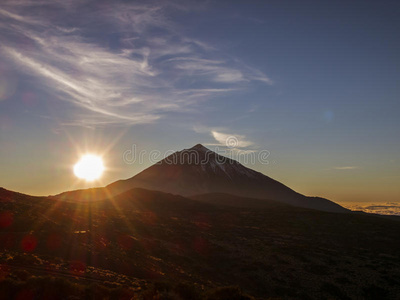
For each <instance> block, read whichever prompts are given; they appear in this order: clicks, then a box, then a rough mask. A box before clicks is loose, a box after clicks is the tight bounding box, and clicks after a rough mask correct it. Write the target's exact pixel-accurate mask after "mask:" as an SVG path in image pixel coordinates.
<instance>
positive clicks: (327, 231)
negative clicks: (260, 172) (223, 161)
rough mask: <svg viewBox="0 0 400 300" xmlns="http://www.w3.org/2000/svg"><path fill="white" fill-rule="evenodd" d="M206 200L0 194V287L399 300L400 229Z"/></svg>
mask: <svg viewBox="0 0 400 300" xmlns="http://www.w3.org/2000/svg"><path fill="white" fill-rule="evenodd" d="M201 197H203V196H201ZM204 197H205V196H204ZM207 197H210V198H211V200H212V202H213V203H219V204H223V205H215V204H212V205H211V204H209V203H202V202H200V201H197V202H196V201H194V200H191V199H188V198H185V197H183V196H178V195H172V194H166V193H163V192H157V191H150V190H144V189H132V190H129V191H126V192H124V193H121V194H119V195H117V196H115V197H111V198H107V199H104V200H102V201H96V202H93V201H87V202H78V201H61V200H56V199H50V198H38V197H30V196H28V195H21V194H17V193H14V192H10V191H2V190H0V214H1V213H3V215H2V216H3V218H2V217H0V220H1V219H3V222H2V226H0V265H1V267H2V269H1V271H2V273H1V275H2V276H3V277H2V281H1V283H2V284H3V283H4V282H5V281H3V279H4V278H5V277H7V278H6V280H9V279H10V278H11V279H12V278H18V277H15V276H17V275H18V274H20V273H21V272H18V273H16V272H15V271H13V270H12V268H14V267H15V268H23V269H25V271H26V272H23V273H24V274H22V275H23V276H24V277H25V278H31V277H32V279H30V282H32V284H35V285H37V279H35V278H37V277H36V276H38V273H37V272H39V271H40V270H42V271H41V273H42V274H47V275H49V274H52V276H55V277H57V278H58V280H60V279H61V278H65V277H64V276H65V275H68V276H69V277H73V278H76V281H78V282H80V283H81V284H82V283H84V282H85V281H83V280H86V279H95V280H97V281H100V282H105V284H106V285H107V286H109V285H110V284H111V282H115V284H117V286H118V287H121V285H123V286H125V287H126V288H128V287H130V286H132V284H135V285H136V284H137V283H139V284H140V285H141V286H143V289H144V291H145V290H146V286H149V284H150V283H151V282H153V281H154V280H157V281H169V282H174V283H182V282H183V283H190V284H192V285H195V286H199V287H200V286H201V287H205V288H207V289H208V288H213V287H220V286H232V285H233V286H239V287H240V288H241V289H243V290H244V292H246V293H248V294H251V295H254V296H257V297H263V298H265V299H271V298H273V299H293V300H294V299H398V295H399V293H400V256H399V253H400V243H399V242H398V232H399V230H400V222H394V221H392V220H389V219H387V218H384V217H377V216H371V215H369V214H341V215H338V214H335V213H329V212H321V211H316V210H311V209H304V208H298V207H293V206H291V205H285V204H279V203H277V205H272V206H270V207H265V208H260V207H254V208H246V207H240V205H239V206H238V207H232V206H229V205H227V204H229V203H230V202H231V203H232V202H234V203H239V204H240V203H244V204H246V202H247V201H250V202H252V201H255V202H257V200H255V199H249V198H246V199H245V198H241V197H234V196H230V195H223V194H211V195H208V196H207ZM10 199H11V200H10ZM201 201H202V200H201ZM260 201H262V200H260ZM266 202H268V203H270V204H272V203H273V202H272V201H266ZM4 213H5V214H4ZM7 215H8V216H12V218H9V220H11V222H8V221H7V218H6V219H4V216H6V217H7ZM3 266H4V267H6V268H5V269H4V268H3ZM7 268H9V269H7ZM4 270H6V271H7V270H11V271H10V272H9V273H8V271H7V272H5V271H4ZM19 270H20V269H17V271H19ZM49 272H51V273H49ZM20 275H21V274H20ZM13 276H14V277H13ZM34 276H35V277H34ZM117 277H118V278H120V279H118V278H117ZM85 278H86V279H85ZM47 280H49V279H47ZM74 280H75V279H74ZM8 282H9V281H7V283H8ZM15 282H16V283H18V284H17V286H18V287H19V289H20V290H21V289H22V287H21V284H20V281H19V280H18V281H15ZM146 282H147V283H146ZM2 286H3V287H4V286H5V284H3V285H2ZM2 286H1V285H0V295H4V291H3V290H1V287H2ZM20 290H18V291H20ZM58 291H59V290H56V292H58ZM100 292H103V290H100ZM58 294H59V292H58V293H57V295H58ZM0 298H4V296H3V297H1V296H0ZM14 298H15V297H5V299H14ZM36 298H38V299H42V298H43V297H36ZM55 298H56V297H55ZM78 298H79V299H80V298H82V297H75V298H74V299H78ZM98 298H99V299H100V298H102V297H98ZM103 298H104V297H103ZM122 298H123V299H126V296H125V297H116V296H113V297H110V299H122ZM144 299H148V298H144ZM169 299H170V298H169ZM183 299H195V298H193V297H184V298H183ZM199 299H202V298H199ZM208 299H210V298H208ZM212 299H214V298H212ZM229 299H233V297H230V298H229ZM236 299H237V298H236ZM242 299H243V298H242Z"/></svg>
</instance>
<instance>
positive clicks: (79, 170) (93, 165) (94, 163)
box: [74, 154, 104, 181]
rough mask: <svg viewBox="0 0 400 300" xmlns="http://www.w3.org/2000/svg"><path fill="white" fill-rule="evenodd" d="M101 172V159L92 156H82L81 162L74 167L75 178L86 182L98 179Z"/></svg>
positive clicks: (102, 166) (102, 168)
mask: <svg viewBox="0 0 400 300" xmlns="http://www.w3.org/2000/svg"><path fill="white" fill-rule="evenodd" d="M103 171H104V165H103V160H102V159H101V157H99V156H96V155H92V154H87V155H85V156H82V158H81V160H80V161H78V162H77V163H76V165H75V166H74V174H75V176H76V177H78V178H81V179H85V180H86V181H93V180H96V179H99V178H100V177H101V175H102V174H103Z"/></svg>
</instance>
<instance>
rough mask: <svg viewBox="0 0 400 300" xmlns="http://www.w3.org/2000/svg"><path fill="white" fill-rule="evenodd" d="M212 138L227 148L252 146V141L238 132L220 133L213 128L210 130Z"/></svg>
mask: <svg viewBox="0 0 400 300" xmlns="http://www.w3.org/2000/svg"><path fill="white" fill-rule="evenodd" d="M211 134H212V136H213V137H214V139H215V140H216V141H217V142H218V143H219V144H218V145H220V146H223V147H229V148H247V147H250V146H254V143H253V142H250V141H248V140H247V138H246V136H244V135H239V134H228V133H222V132H218V131H215V130H212V131H211Z"/></svg>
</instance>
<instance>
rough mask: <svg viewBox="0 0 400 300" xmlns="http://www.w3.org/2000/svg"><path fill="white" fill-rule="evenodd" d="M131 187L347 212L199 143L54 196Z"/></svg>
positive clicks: (98, 195)
mask: <svg viewBox="0 0 400 300" xmlns="http://www.w3.org/2000/svg"><path fill="white" fill-rule="evenodd" d="M132 188H144V189H149V190H156V191H162V192H166V193H172V194H177V195H182V196H186V197H191V196H196V195H201V194H209V193H223V194H230V195H234V196H239V197H247V198H257V199H269V200H273V201H278V202H282V203H286V204H290V205H293V206H297V207H304V208H312V209H317V210H322V211H329V212H341V213H345V212H349V210H347V209H345V208H343V207H342V206H340V205H338V204H336V203H334V202H332V201H329V200H327V199H324V198H318V197H307V196H304V195H301V194H299V193H297V192H295V191H293V190H292V189H290V188H289V187H287V186H285V185H284V184H282V183H280V182H278V181H276V180H274V179H272V178H270V177H268V176H266V175H264V174H262V173H260V172H257V171H254V170H252V169H249V168H247V167H245V166H243V165H242V164H240V163H239V162H238V161H236V160H233V159H230V158H228V157H225V156H222V155H219V154H217V153H215V152H213V151H211V150H209V149H208V148H206V147H204V146H203V145H201V144H197V145H196V146H194V147H192V148H190V149H184V150H182V151H178V152H175V153H173V154H171V155H170V156H168V157H166V158H164V159H163V160H161V161H159V162H158V163H156V164H154V165H152V166H151V167H149V168H147V169H145V170H144V171H142V172H140V173H139V174H137V175H135V176H133V177H132V178H129V179H126V180H119V181H116V182H114V183H111V184H110V185H108V186H107V187H105V188H94V189H87V190H78V191H72V192H66V193H62V194H60V195H57V198H63V199H74V200H77V199H79V200H80V201H84V200H88V201H93V200H99V199H105V198H109V197H111V196H115V195H118V194H119V193H122V192H125V191H128V190H130V189H132Z"/></svg>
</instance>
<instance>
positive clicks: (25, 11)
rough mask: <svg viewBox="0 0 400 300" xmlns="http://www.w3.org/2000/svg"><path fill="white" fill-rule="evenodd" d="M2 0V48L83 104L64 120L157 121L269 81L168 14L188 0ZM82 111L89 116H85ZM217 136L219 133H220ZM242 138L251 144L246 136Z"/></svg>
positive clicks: (60, 94) (51, 87) (44, 82)
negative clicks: (186, 32)
mask: <svg viewBox="0 0 400 300" xmlns="http://www.w3.org/2000/svg"><path fill="white" fill-rule="evenodd" d="M3 4H4V5H3V7H2V8H1V9H0V28H1V32H0V38H1V40H2V43H1V46H0V51H1V53H2V55H3V56H6V57H7V58H8V59H9V60H10V61H12V62H14V63H15V64H16V65H18V66H19V68H20V70H22V72H24V73H26V74H29V75H32V76H34V78H35V80H36V81H37V84H38V85H41V86H43V87H45V88H46V89H45V90H47V92H48V93H52V94H54V95H55V96H56V98H57V99H60V100H64V101H68V102H69V103H72V104H73V105H75V106H77V107H80V108H81V109H82V111H81V113H80V114H79V116H76V115H75V116H71V118H70V119H69V120H66V122H65V123H67V124H81V123H94V124H105V123H106V124H109V123H128V124H136V123H148V122H154V121H155V120H157V119H159V118H160V117H162V116H163V114H165V113H168V112H170V111H187V110H188V107H190V106H191V105H193V104H194V103H196V102H197V101H199V100H204V99H210V98H213V97H217V96H219V95H221V94H227V93H231V92H233V91H235V90H238V89H246V88H248V87H249V85H250V84H251V83H253V82H255V81H259V82H262V83H264V84H272V81H271V80H270V78H268V77H267V76H266V75H265V74H264V73H263V72H261V71H260V70H257V69H254V68H252V67H249V66H247V65H246V64H244V63H243V62H240V61H239V60H237V59H234V58H232V57H228V56H227V55H225V54H224V53H222V52H221V51H218V49H216V48H215V47H213V46H210V45H208V44H207V43H206V42H204V41H198V40H196V39H194V38H191V37H188V36H185V35H184V34H183V33H182V30H181V28H180V24H177V23H174V22H172V21H171V18H169V17H168V14H169V12H170V11H171V10H172V8H173V9H174V10H175V11H176V10H179V11H181V12H182V13H184V12H185V11H188V10H190V9H192V8H191V7H190V5H182V4H178V2H177V3H175V2H171V1H168V2H166V1H153V2H143V3H140V4H138V3H126V2H115V3H114V2H113V4H112V5H109V4H107V3H97V2H96V1H89V2H82V1H74V0H69V1H50V0H48V1H25V0H18V1H14V0H5V1H4V3H3ZM89 4H90V5H89ZM89 6H90V8H89ZM85 112H90V113H91V114H90V115H91V116H92V117H91V118H90V119H86V118H85ZM93 113H95V116H96V117H93ZM216 136H217V137H218V138H219V139H220V140H221V139H222V133H218V132H216ZM214 137H215V136H214ZM217 137H215V138H216V139H217ZM241 143H242V144H241V145H242V146H241V147H246V145H249V142H248V141H246V140H245V139H243V137H242V142H241Z"/></svg>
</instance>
